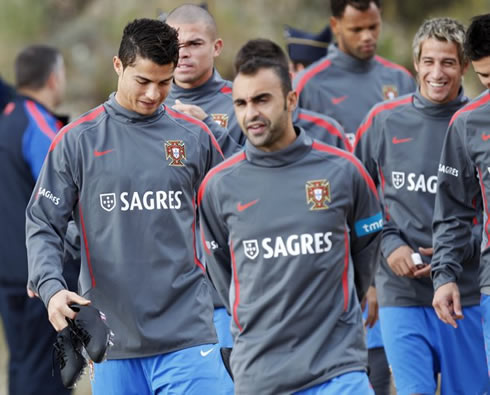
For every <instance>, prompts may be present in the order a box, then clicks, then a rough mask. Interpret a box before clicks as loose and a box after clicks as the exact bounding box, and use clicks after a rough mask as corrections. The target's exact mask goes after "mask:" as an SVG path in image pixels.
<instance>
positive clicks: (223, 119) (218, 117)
mask: <svg viewBox="0 0 490 395" xmlns="http://www.w3.org/2000/svg"><path fill="white" fill-rule="evenodd" d="M211 118H213V121H214V122H216V123H217V124H218V125H220V126H221V127H223V128H227V127H228V114H211Z"/></svg>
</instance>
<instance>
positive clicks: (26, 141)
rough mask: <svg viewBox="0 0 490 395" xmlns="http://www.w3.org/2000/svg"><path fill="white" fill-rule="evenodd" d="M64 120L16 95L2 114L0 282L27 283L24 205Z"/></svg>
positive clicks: (0, 154) (0, 130)
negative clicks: (61, 120)
mask: <svg viewBox="0 0 490 395" xmlns="http://www.w3.org/2000/svg"><path fill="white" fill-rule="evenodd" d="M61 126H62V124H61V122H60V121H58V120H57V119H56V117H55V116H54V115H53V114H52V113H51V112H49V111H48V110H47V109H46V108H45V107H44V106H43V105H41V104H40V103H38V102H36V101H35V100H33V99H31V98H28V97H25V96H21V95H17V96H15V97H14V99H13V101H11V102H9V103H8V104H7V105H6V107H5V109H4V111H3V113H2V114H1V115H0V190H1V191H2V193H0V210H1V212H2V221H1V223H2V226H0V285H9V286H10V285H12V286H25V285H26V283H27V253H26V247H25V209H26V206H27V203H28V202H29V198H30V197H31V193H32V189H33V188H34V184H35V181H36V179H37V177H38V175H39V172H40V171H41V167H42V164H43V161H44V158H45V156H46V153H47V152H48V150H49V146H50V144H51V141H52V140H53V138H54V136H55V135H56V133H57V131H58V130H59V129H60V128H61Z"/></svg>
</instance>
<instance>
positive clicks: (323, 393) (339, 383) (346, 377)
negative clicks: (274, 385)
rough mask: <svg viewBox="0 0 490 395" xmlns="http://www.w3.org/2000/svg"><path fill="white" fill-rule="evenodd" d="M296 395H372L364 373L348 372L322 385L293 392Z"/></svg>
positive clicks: (372, 392)
mask: <svg viewBox="0 0 490 395" xmlns="http://www.w3.org/2000/svg"><path fill="white" fill-rule="evenodd" d="M295 394H297V395H374V391H373V389H372V388H371V385H370V384H369V380H368V376H367V374H366V373H365V372H349V373H344V374H341V375H340V376H337V377H334V378H333V379H330V380H328V381H326V382H324V383H322V384H318V385H315V386H314V387H311V388H307V389H305V390H302V391H299V392H295Z"/></svg>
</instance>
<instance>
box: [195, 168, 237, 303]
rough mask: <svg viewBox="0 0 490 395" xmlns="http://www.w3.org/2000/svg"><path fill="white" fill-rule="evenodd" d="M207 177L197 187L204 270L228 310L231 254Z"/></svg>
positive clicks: (225, 230) (216, 202) (227, 236)
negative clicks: (198, 187) (204, 261)
mask: <svg viewBox="0 0 490 395" xmlns="http://www.w3.org/2000/svg"><path fill="white" fill-rule="evenodd" d="M208 181H209V177H208V178H206V179H205V181H204V182H203V184H202V185H201V188H200V189H199V198H198V206H199V217H200V225H201V232H200V233H201V236H202V240H201V241H202V244H203V248H204V251H205V253H206V271H207V274H208V277H209V278H210V280H211V282H212V283H213V285H214V287H215V288H216V290H217V291H218V295H219V296H220V298H221V300H222V301H223V304H224V305H225V306H226V308H227V310H228V312H230V311H231V310H230V301H229V293H230V284H231V279H232V270H231V256H230V249H229V247H228V238H229V235H228V232H227V229H226V227H225V225H224V221H223V220H222V219H221V217H220V215H219V208H218V206H217V204H218V200H217V199H216V197H215V196H214V194H213V192H214V191H213V189H212V186H210V185H208Z"/></svg>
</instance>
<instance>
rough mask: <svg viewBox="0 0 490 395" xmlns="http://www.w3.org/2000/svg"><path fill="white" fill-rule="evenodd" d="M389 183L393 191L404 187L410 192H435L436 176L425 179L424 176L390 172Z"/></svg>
mask: <svg viewBox="0 0 490 395" xmlns="http://www.w3.org/2000/svg"><path fill="white" fill-rule="evenodd" d="M391 183H392V185H393V187H394V188H395V189H402V188H403V187H405V189H406V190H407V191H411V192H428V193H436V192H437V176H429V177H426V176H425V175H424V174H415V173H408V174H406V173H404V172H402V171H393V172H391Z"/></svg>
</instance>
